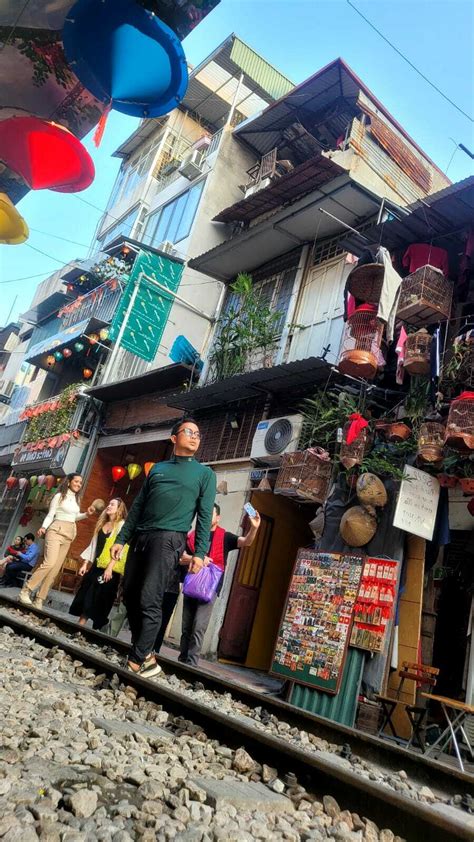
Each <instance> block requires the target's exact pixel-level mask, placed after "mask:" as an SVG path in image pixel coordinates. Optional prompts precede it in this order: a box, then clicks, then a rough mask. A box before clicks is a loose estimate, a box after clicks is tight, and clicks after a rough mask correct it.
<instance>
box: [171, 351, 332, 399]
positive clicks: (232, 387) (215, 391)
mask: <svg viewBox="0 0 474 842" xmlns="http://www.w3.org/2000/svg"><path fill="white" fill-rule="evenodd" d="M331 369H332V366H330V365H329V363H327V362H326V360H323V359H321V358H320V357H309V358H308V359H306V360H296V361H295V362H292V363H283V364H282V365H275V366H273V367H272V368H260V369H257V370H256V371H249V372H247V373H246V374H237V375H235V376H234V377H227V378H225V379H224V380H218V381H216V382H215V383H210V384H209V386H202V387H200V388H196V389H192V390H191V391H190V392H183V393H181V394H179V395H173V396H172V397H167V399H166V403H167V404H168V406H173V407H174V406H176V407H178V408H179V409H188V410H195V409H209V408H211V407H213V406H222V405H225V404H227V403H231V402H232V401H240V400H245V399H246V398H254V397H256V396H258V395H260V396H261V394H262V390H264V391H266V392H270V393H271V394H275V395H276V394H284V395H285V397H286V398H288V397H289V395H290V394H291V393H295V392H298V393H300V392H301V391H302V390H303V391H304V390H305V389H307V388H313V387H314V386H315V385H316V384H317V383H322V382H323V381H325V380H326V379H327V377H328V376H329V373H330V371H331Z"/></svg>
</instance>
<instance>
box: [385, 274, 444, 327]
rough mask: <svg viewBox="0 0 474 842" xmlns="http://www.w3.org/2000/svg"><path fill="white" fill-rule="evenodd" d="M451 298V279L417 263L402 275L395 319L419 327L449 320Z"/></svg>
mask: <svg viewBox="0 0 474 842" xmlns="http://www.w3.org/2000/svg"><path fill="white" fill-rule="evenodd" d="M452 298H453V285H452V283H451V281H449V280H448V279H447V278H445V277H444V275H443V273H442V272H440V270H439V269H435V268H434V267H433V266H420V268H419V269H417V270H416V272H412V273H411V275H407V276H406V278H403V281H402V284H401V290H400V299H399V302H398V310H397V318H399V319H402V320H403V321H404V322H408V324H410V325H420V326H421V325H427V324H432V323H433V322H439V321H440V320H441V319H443V318H445V319H448V318H449V316H450V314H451V302H452Z"/></svg>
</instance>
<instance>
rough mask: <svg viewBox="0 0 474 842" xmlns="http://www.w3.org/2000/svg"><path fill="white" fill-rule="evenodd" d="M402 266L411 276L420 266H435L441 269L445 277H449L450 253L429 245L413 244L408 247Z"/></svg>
mask: <svg viewBox="0 0 474 842" xmlns="http://www.w3.org/2000/svg"><path fill="white" fill-rule="evenodd" d="M402 265H403V266H404V267H405V269H408V271H409V272H410V274H411V273H412V272H416V270H417V269H419V268H420V266H434V268H435V269H441V271H442V273H443V275H445V276H446V277H448V275H449V261H448V252H447V251H445V249H440V248H438V247H437V246H432V245H430V244H429V243H413V244H412V245H411V246H408V248H407V250H406V252H405V254H404V255H403V259H402Z"/></svg>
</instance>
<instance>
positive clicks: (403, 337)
mask: <svg viewBox="0 0 474 842" xmlns="http://www.w3.org/2000/svg"><path fill="white" fill-rule="evenodd" d="M406 341H407V332H406V330H405V328H404V327H403V326H402V328H401V330H400V334H399V337H398V339H397V344H396V347H395V353H396V355H397V357H398V362H397V373H396V377H395V380H396V382H397V383H398V385H399V386H403V378H404V376H405V370H404V368H403V363H404V362H405V342H406Z"/></svg>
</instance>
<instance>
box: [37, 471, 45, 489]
mask: <svg viewBox="0 0 474 842" xmlns="http://www.w3.org/2000/svg"><path fill="white" fill-rule="evenodd" d="M45 482H46V475H45V474H40V475H39V477H38V485H39V486H40V487H41V486H43V485H44V484H45Z"/></svg>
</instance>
